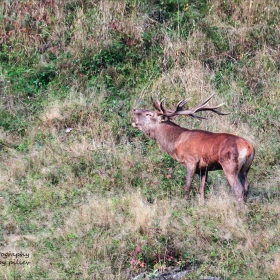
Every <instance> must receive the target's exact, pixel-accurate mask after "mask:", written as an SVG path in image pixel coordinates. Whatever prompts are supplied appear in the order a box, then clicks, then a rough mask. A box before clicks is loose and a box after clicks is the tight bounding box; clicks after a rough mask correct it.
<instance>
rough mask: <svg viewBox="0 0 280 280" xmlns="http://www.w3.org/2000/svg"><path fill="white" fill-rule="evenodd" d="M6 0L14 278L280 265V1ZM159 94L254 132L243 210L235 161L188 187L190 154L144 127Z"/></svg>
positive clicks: (230, 271)
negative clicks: (140, 113) (234, 179)
mask: <svg viewBox="0 0 280 280" xmlns="http://www.w3.org/2000/svg"><path fill="white" fill-rule="evenodd" d="M0 6H1V7H0V11H1V13H0V62H1V63H0V209H1V211H0V224H1V227H0V264H1V265H0V278H1V279H40V280H41V279H106V280H107V279H130V278H131V277H132V276H134V275H137V274H139V273H141V272H143V271H148V272H150V273H151V275H152V274H156V273H157V272H158V271H164V270H165V269H166V268H167V267H169V266H178V267H180V266H181V267H187V268H188V269H190V270H191V273H190V274H188V275H187V276H186V279H199V277H201V276H203V275H211V276H216V277H221V278H223V279H231V280H232V279H236V280H237V279H238V280H239V279H246V280H247V279H260V280H261V279H272V280H274V279H279V278H280V241H279V232H280V224H279V217H280V203H279V202H280V201H279V200H280V192H279V191H280V190H279V188H280V167H279V166H280V137H279V132H280V125H279V119H280V113H279V112H280V110H279V109H280V72H279V69H280V17H279V13H280V3H279V1H278V0H266V1H263V0H255V1H250V0H243V1H241V0H234V1H233V0H228V1H222V0H213V1H200V0H151V1H148V0H142V1H140V0H120V1H110V0H62V1H58V0H44V1H38V0H33V1H31V0H15V1H10V0H3V1H2V4H1V5H0ZM158 93H159V94H160V96H162V97H165V98H166V104H167V106H169V107H171V106H174V104H176V102H178V101H179V100H181V99H183V98H186V97H192V99H191V101H190V106H192V105H194V104H197V103H199V102H201V101H202V100H204V99H206V98H207V97H208V96H210V95H211V94H212V93H216V95H215V97H214V98H213V100H212V101H211V104H219V103H221V102H224V103H225V104H226V105H225V108H224V111H228V112H230V113H231V114H230V115H228V116H213V115H211V114H209V119H208V120H202V121H199V120H196V119H192V118H184V117H181V118H180V119H177V120H176V121H177V122H178V123H179V124H181V125H183V126H186V127H188V128H200V129H205V130H209V131H213V132H230V133H233V134H237V135H240V136H243V137H244V138H246V139H248V140H249V141H250V142H252V144H253V145H254V147H255V148H256V156H255V160H254V163H253V165H252V168H251V171H250V173H249V180H250V182H251V188H250V191H249V200H248V202H247V204H246V205H245V206H244V207H243V208H242V209H238V208H236V207H235V200H234V196H233V193H232V191H231V190H230V189H229V187H228V185H227V181H226V180H225V177H224V174H223V173H222V172H212V173H210V176H209V177H210V178H209V182H208V189H207V195H206V202H205V204H204V205H200V204H199V199H198V192H197V189H198V183H199V179H198V178H195V180H194V182H193V190H192V194H191V198H190V199H189V200H187V201H186V200H184V198H183V195H184V190H183V185H184V181H185V168H184V166H181V165H179V164H178V163H176V162H175V161H173V160H172V159H171V158H170V157H169V156H167V155H166V154H165V153H164V152H163V151H161V150H160V149H159V147H158V145H157V144H156V143H154V142H153V141H152V140H149V139H147V138H146V137H144V136H143V135H142V133H140V132H139V131H137V130H136V129H135V128H133V127H132V126H131V123H132V114H131V111H132V109H133V108H151V107H152V106H151V102H150V97H151V96H155V95H156V94H158ZM7 253H8V254H7ZM16 253H22V254H23V253H24V254H26V255H25V257H24V256H23V255H22V256H21V257H20V256H18V258H15V257H13V256H11V254H16ZM16 260H17V261H18V262H17V263H16V264H14V263H11V262H12V261H13V262H16ZM24 261H25V262H24Z"/></svg>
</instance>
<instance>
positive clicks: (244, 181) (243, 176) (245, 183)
mask: <svg viewBox="0 0 280 280" xmlns="http://www.w3.org/2000/svg"><path fill="white" fill-rule="evenodd" d="M248 171H249V170H247V171H242V170H240V172H239V174H238V178H239V180H240V182H241V184H242V186H243V188H244V198H246V197H247V195H248V191H249V181H248V178H247V174H248Z"/></svg>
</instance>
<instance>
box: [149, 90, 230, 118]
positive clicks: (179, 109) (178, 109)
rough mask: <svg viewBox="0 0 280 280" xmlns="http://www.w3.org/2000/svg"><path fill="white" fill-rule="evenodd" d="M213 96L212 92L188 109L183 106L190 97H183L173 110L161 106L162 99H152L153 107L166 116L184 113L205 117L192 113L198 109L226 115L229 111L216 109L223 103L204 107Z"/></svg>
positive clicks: (195, 116)
mask: <svg viewBox="0 0 280 280" xmlns="http://www.w3.org/2000/svg"><path fill="white" fill-rule="evenodd" d="M213 96H214V94H212V95H211V96H210V97H209V98H207V99H206V100H205V101H203V102H202V103H200V104H199V105H197V106H196V107H194V108H192V109H189V110H183V106H184V105H185V104H186V103H187V102H188V101H189V100H190V98H188V99H185V100H182V101H180V102H179V103H178V104H177V106H176V108H175V110H173V111H171V110H167V109H165V108H164V107H163V100H161V101H159V100H158V99H157V101H153V105H154V107H155V108H156V109H157V110H159V111H160V112H161V113H162V115H164V116H166V117H169V118H171V117H174V116H178V115H184V116H187V115H189V116H192V117H194V118H200V119H207V118H205V117H201V116H197V115H195V114H194V113H196V112H199V111H212V112H214V113H216V114H218V115H228V114H229V113H223V112H220V111H218V110H217V108H219V107H221V106H223V105H224V103H222V104H220V105H217V106H213V107H205V106H206V104H207V103H208V102H209V100H210V99H211V98H212V97H213Z"/></svg>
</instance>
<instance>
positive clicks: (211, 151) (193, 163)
mask: <svg viewBox="0 0 280 280" xmlns="http://www.w3.org/2000/svg"><path fill="white" fill-rule="evenodd" d="M212 96H213V95H212ZM212 96H211V97H212ZM211 97H210V98H211ZM210 98H208V99H207V100H206V101H204V102H203V103H201V104H199V105H198V106H197V107H195V108H194V109H190V110H183V109H182V108H183V106H184V105H185V103H187V101H188V100H183V101H181V102H179V103H178V105H177V107H176V109H175V110H174V111H170V110H166V109H165V108H164V107H163V104H162V101H158V100H157V102H153V104H154V107H155V108H156V109H157V111H150V110H139V109H134V110H133V113H134V116H135V118H136V123H133V124H132V125H133V126H134V127H136V128H138V129H140V130H141V131H143V132H144V133H145V134H146V135H147V136H149V137H150V138H152V139H154V140H156V141H157V142H158V144H159V145H160V146H161V147H162V148H163V150H165V151H166V152H167V153H168V154H169V155H170V156H171V157H173V158H174V159H175V160H177V161H178V162H180V163H183V164H184V165H185V166H186V169H187V176H186V186H185V191H186V193H185V196H186V197H188V195H189V193H190V187H191V183H192V180H193V177H194V175H195V174H199V175H200V189H199V191H200V195H201V199H202V201H204V186H205V182H206V178H207V174H208V171H213V170H220V169H222V170H223V171H224V173H225V175H226V177H227V179H228V181H229V184H230V185H231V187H232V188H233V190H234V192H235V195H236V199H237V200H238V201H240V200H241V201H242V200H244V201H245V199H246V196H247V194H248V189H249V182H248V179H247V174H248V171H249V169H250V165H251V163H252V161H253V158H254V148H253V146H252V145H251V144H250V143H249V142H248V141H247V140H245V139H244V138H242V137H239V136H236V135H233V134H228V133H212V132H207V131H203V130H189V129H186V128H183V127H181V126H179V125H177V124H175V123H174V122H172V121H171V120H170V119H171V118H172V117H174V116H177V115H190V116H192V117H197V118H203V117H199V116H196V115H195V114H194V113H196V112H198V111H213V112H214V113H217V114H219V115H224V114H225V113H221V112H219V111H217V110H216V109H217V108H218V107H220V106H222V105H223V104H221V105H219V106H215V107H206V106H205V105H206V104H207V103H208V101H209V100H210Z"/></svg>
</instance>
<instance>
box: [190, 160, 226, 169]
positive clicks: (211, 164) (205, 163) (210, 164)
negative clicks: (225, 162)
mask: <svg viewBox="0 0 280 280" xmlns="http://www.w3.org/2000/svg"><path fill="white" fill-rule="evenodd" d="M196 169H197V170H199V171H200V170H202V169H204V170H208V171H214V170H221V169H222V166H221V165H220V164H219V162H217V161H213V159H211V158H207V157H203V158H202V159H201V160H200V161H199V163H198V165H197V168H196Z"/></svg>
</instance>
